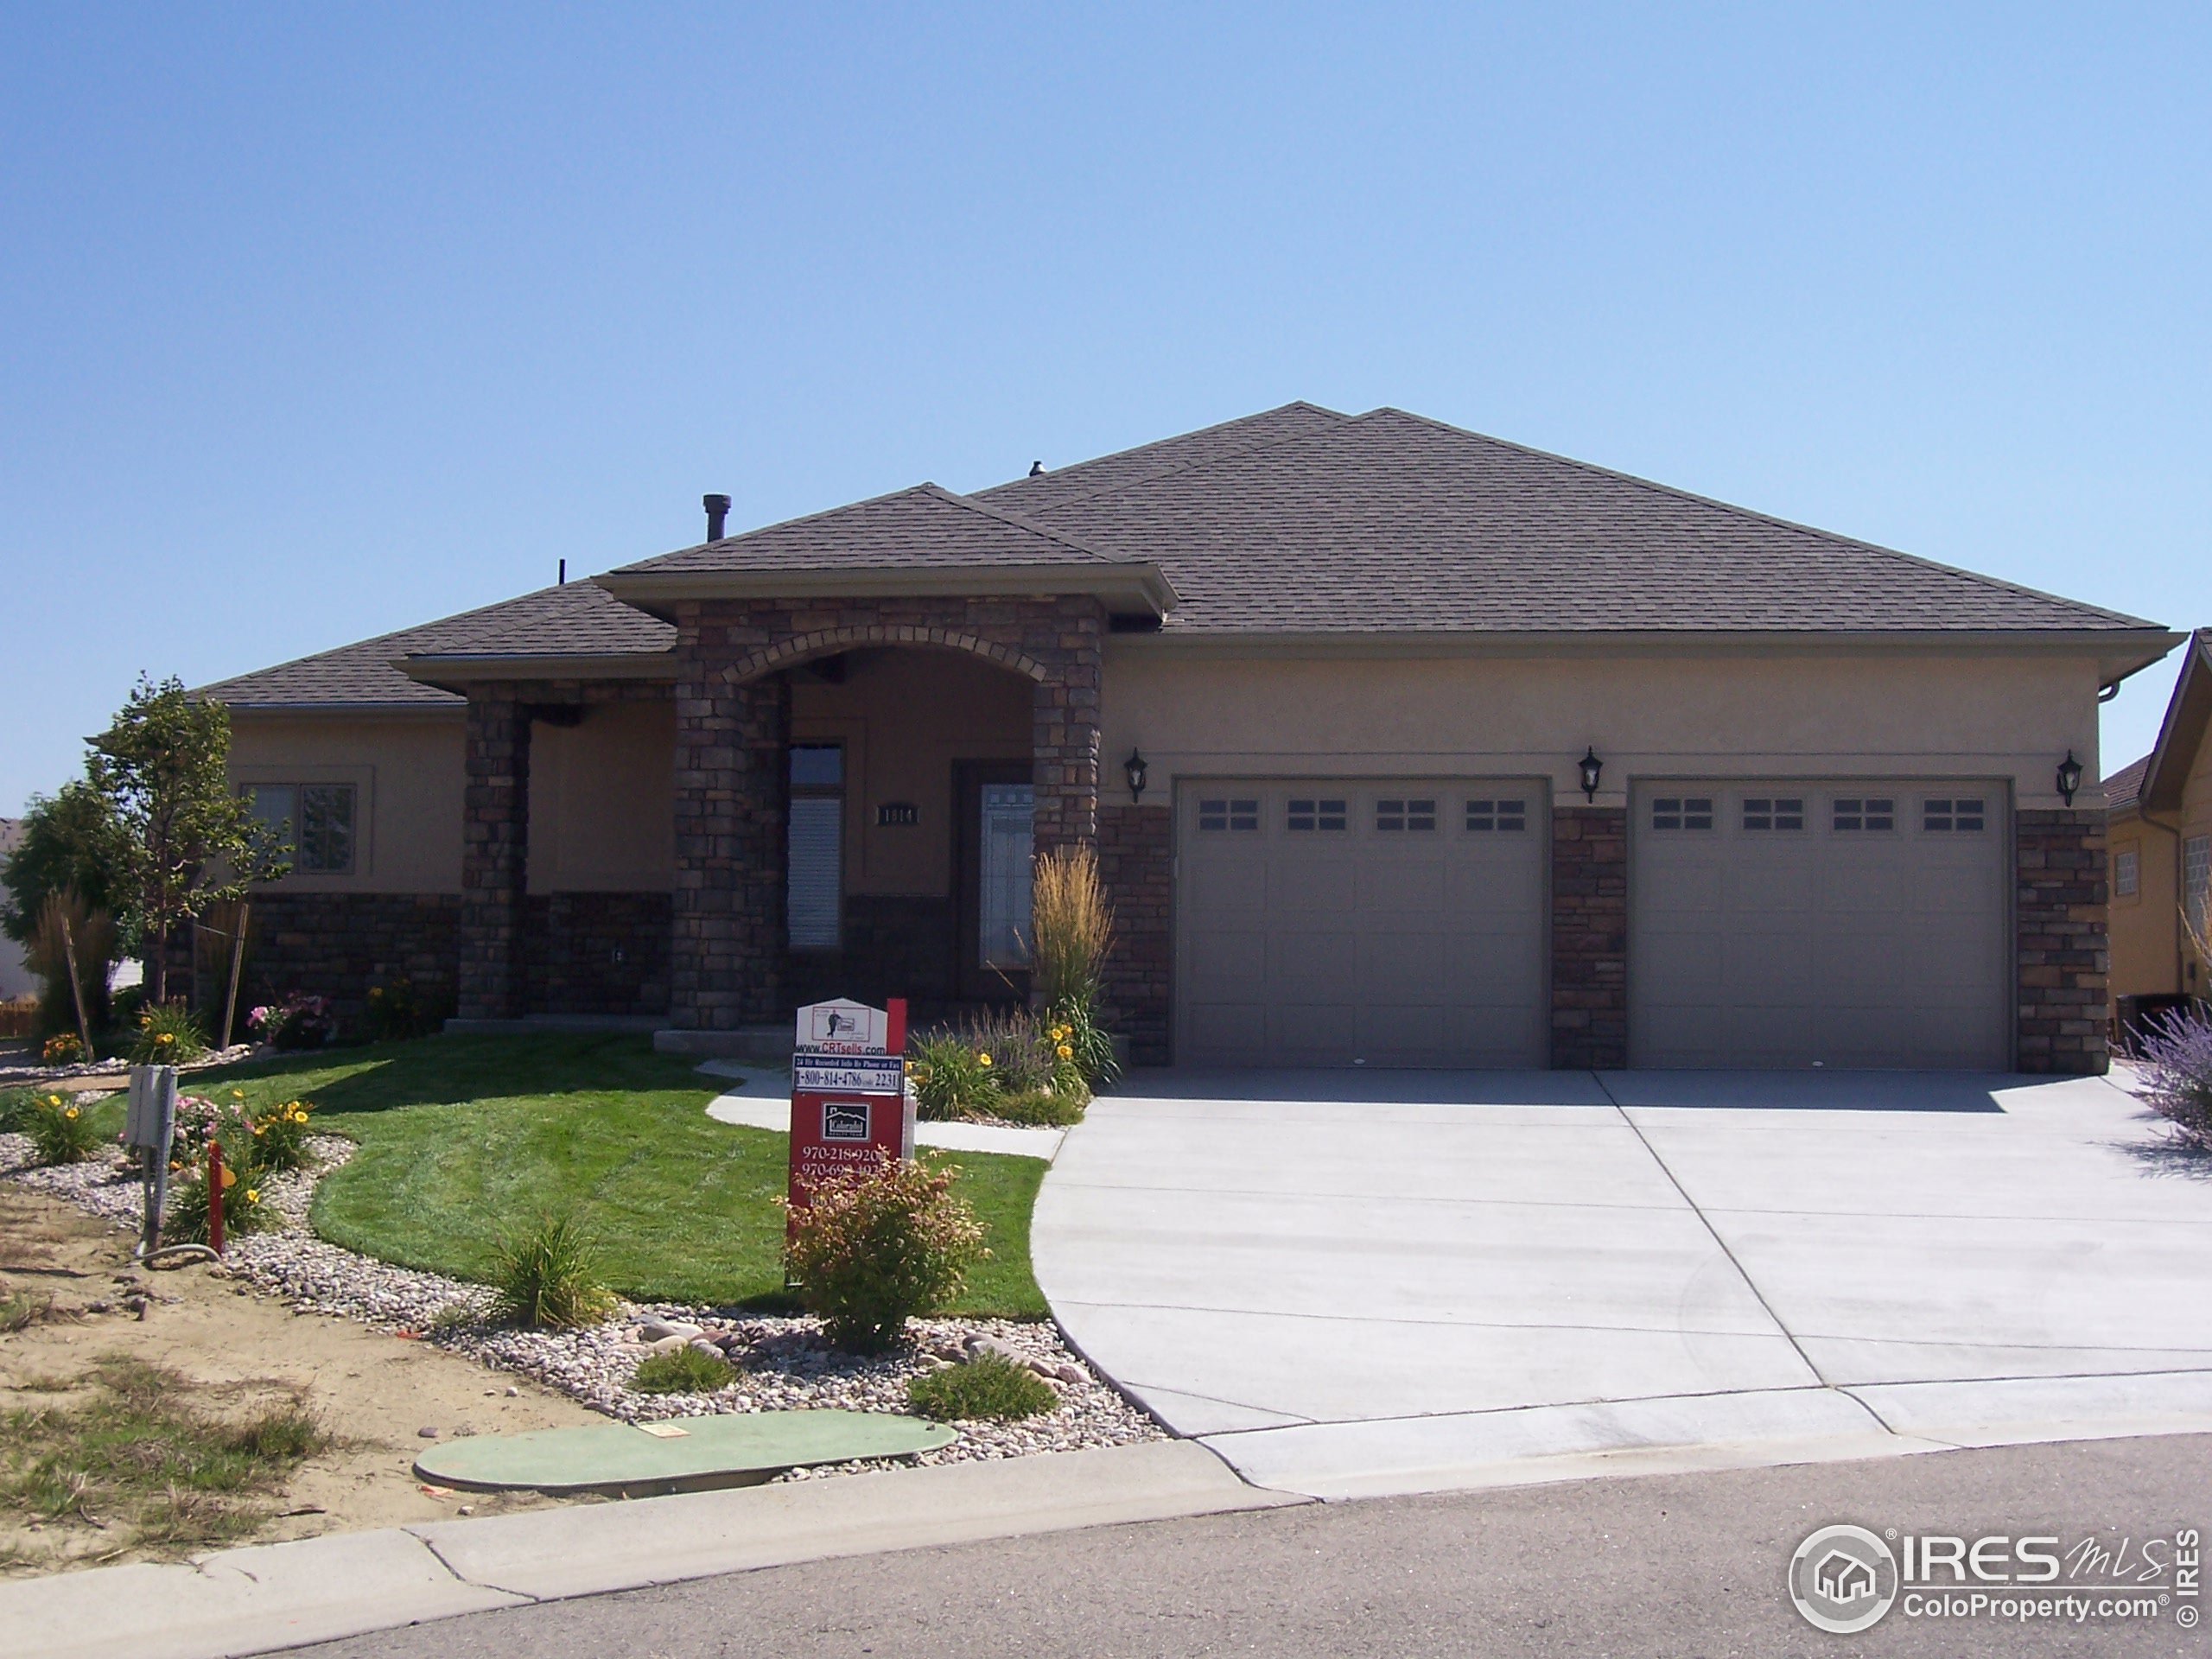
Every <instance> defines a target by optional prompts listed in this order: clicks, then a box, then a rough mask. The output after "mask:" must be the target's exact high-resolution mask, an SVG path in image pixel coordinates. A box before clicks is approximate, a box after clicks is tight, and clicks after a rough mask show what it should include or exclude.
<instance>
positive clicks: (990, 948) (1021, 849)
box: [976, 784, 1037, 968]
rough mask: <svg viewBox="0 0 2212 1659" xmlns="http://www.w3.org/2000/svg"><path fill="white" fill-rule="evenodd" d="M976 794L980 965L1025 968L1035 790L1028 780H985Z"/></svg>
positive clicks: (1027, 943)
mask: <svg viewBox="0 0 2212 1659" xmlns="http://www.w3.org/2000/svg"><path fill="white" fill-rule="evenodd" d="M982 796H983V801H982V806H983V825H982V868H981V870H980V871H979V872H978V874H979V875H980V878H981V882H980V885H981V887H982V893H981V895H980V899H981V906H982V916H981V918H979V925H978V926H977V928H976V932H977V935H978V944H979V947H980V950H981V954H982V965H983V966H984V967H986V968H1027V966H1028V965H1029V889H1030V861H1031V859H1032V857H1033V855H1034V853H1035V850H1036V817H1037V791H1036V789H1035V787H1034V786H1033V785H1029V784H985V785H983V789H982Z"/></svg>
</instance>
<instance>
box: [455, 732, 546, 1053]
mask: <svg viewBox="0 0 2212 1659" xmlns="http://www.w3.org/2000/svg"><path fill="white" fill-rule="evenodd" d="M467 745H468V753H467V779H468V781H467V787H466V789H465V791H463V794H462V820H461V930H460V931H461V938H460V946H461V950H460V964H459V984H458V986H457V989H458V991H459V1001H460V1012H461V1018H462V1019H464V1020H513V1019H518V1018H520V1017H521V1015H522V1013H523V963H522V941H523V910H524V900H525V896H526V893H527V892H528V887H529V880H530V709H529V707H528V705H527V704H525V703H523V702H518V700H516V699H515V698H514V697H513V696H499V695H497V694H496V693H488V692H480V691H472V692H471V693H470V694H469V698H468V723H467Z"/></svg>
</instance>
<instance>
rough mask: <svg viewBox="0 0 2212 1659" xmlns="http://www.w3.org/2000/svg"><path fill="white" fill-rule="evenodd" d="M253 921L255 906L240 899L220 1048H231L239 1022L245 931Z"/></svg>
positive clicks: (234, 924) (235, 921)
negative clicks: (240, 974)
mask: <svg viewBox="0 0 2212 1659" xmlns="http://www.w3.org/2000/svg"><path fill="white" fill-rule="evenodd" d="M252 919H253V906H251V905H250V904H248V903H247V902H246V901H245V899H239V900H238V913H237V914H236V915H235V916H234V917H233V918H232V925H231V988H230V994H229V995H227V996H226V997H225V998H224V999H223V1037H222V1040H221V1041H220V1042H219V1043H217V1044H216V1045H215V1046H217V1047H218V1048H228V1047H229V1046H231V1030H232V1027H233V1026H235V1025H236V1024H237V1022H238V974H239V971H240V970H241V969H243V968H245V931H246V927H247V925H248V924H249V923H251V921H252Z"/></svg>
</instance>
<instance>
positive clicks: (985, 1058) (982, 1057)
mask: <svg viewBox="0 0 2212 1659" xmlns="http://www.w3.org/2000/svg"><path fill="white" fill-rule="evenodd" d="M990 1063H991V1057H990V1056H989V1055H988V1054H978V1055H977V1056H976V1064H977V1065H989V1064H990Z"/></svg>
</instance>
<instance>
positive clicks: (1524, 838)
mask: <svg viewBox="0 0 2212 1659" xmlns="http://www.w3.org/2000/svg"><path fill="white" fill-rule="evenodd" d="M1176 810H1177V815H1178V817H1177V834H1176V851H1177V859H1176V890H1175V909H1176V916H1177V918H1178V920H1177V963H1176V966H1177V973H1176V984H1177V986H1178V995H1177V1004H1176V1007H1177V1023H1176V1041H1175V1052H1176V1058H1178V1059H1179V1061H1180V1062H1181V1063H1183V1064H1184V1065H1468V1066H1478V1065H1481V1066H1489V1065H1542V1064H1543V1063H1544V1032H1545V1020H1544V1017H1543V1013H1542V1010H1543V1008H1544V1007H1545V1006H1546V999H1545V996H1544V940H1543V916H1544V907H1543V899H1542V895H1543V874H1544V868H1545V863H1544V846H1545V841H1546V834H1547V830H1546V823H1547V820H1546V817H1545V813H1546V803H1545V798H1544V791H1543V785H1541V783H1539V782H1535V781H1532V780H1518V781H1516V780H1504V781H1497V780H1488V779H1484V780H1474V781H1461V782H1456V783H1447V782H1439V781H1435V780H1428V781H1413V782H1381V783H1377V782H1373V781H1366V782H1351V781H1342V782H1318V783H1317V782H1292V783H1267V784H1259V783H1247V782H1234V783H1204V782H1199V783H1189V782H1185V783H1183V784H1181V785H1179V786H1178V789H1177V809H1176Z"/></svg>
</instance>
